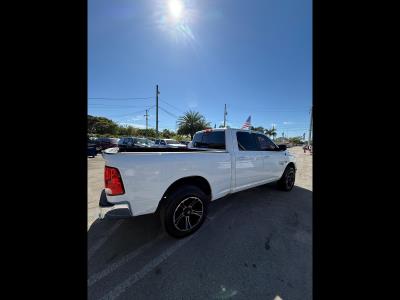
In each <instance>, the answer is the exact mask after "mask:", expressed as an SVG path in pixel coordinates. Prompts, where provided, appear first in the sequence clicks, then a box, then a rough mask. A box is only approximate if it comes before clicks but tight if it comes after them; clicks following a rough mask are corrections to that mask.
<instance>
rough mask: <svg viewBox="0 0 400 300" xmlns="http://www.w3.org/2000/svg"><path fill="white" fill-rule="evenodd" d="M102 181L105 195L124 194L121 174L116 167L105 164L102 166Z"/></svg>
mask: <svg viewBox="0 0 400 300" xmlns="http://www.w3.org/2000/svg"><path fill="white" fill-rule="evenodd" d="M104 183H105V188H106V193H107V195H109V196H116V195H122V194H125V189H124V184H123V183H122V178H121V174H120V173H119V170H118V169H117V168H112V167H107V166H106V167H105V168H104Z"/></svg>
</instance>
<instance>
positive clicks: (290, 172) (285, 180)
mask: <svg viewBox="0 0 400 300" xmlns="http://www.w3.org/2000/svg"><path fill="white" fill-rule="evenodd" d="M295 178H296V171H295V169H294V168H293V167H292V166H290V165H289V166H288V167H287V168H286V170H285V172H283V175H282V177H281V179H279V181H278V187H279V189H281V190H282V191H287V192H288V191H291V190H292V189H293V186H294V181H295Z"/></svg>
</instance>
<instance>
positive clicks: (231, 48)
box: [88, 0, 312, 137]
mask: <svg viewBox="0 0 400 300" xmlns="http://www.w3.org/2000/svg"><path fill="white" fill-rule="evenodd" d="M157 84H158V86H159V91H160V94H159V130H163V129H165V128H167V129H172V130H176V129H177V125H176V121H177V117H179V116H181V115H183V114H184V112H186V111H188V110H194V111H198V112H200V113H201V114H202V115H203V116H204V117H205V118H206V120H207V121H209V122H210V123H211V125H212V127H214V125H216V126H217V127H218V126H219V125H221V124H223V120H224V105H225V104H226V106H227V112H228V114H227V125H229V126H231V127H234V128H240V127H241V126H242V125H243V123H244V122H245V120H246V119H247V117H248V116H249V115H250V116H251V123H252V125H253V126H255V127H257V126H263V127H264V128H271V127H272V126H274V127H275V128H276V129H277V133H278V135H277V136H278V137H280V136H282V133H284V135H285V136H301V135H303V133H305V134H306V137H307V136H308V132H307V130H308V127H309V123H310V108H311V104H312V2H311V0H250V1H232V0H192V1H189V0H188V1H185V0H113V1H109V0H89V1H88V114H90V115H93V116H103V117H107V118H110V119H112V120H113V121H115V122H117V123H119V124H123V125H128V124H129V125H133V126H136V127H139V128H145V124H146V121H145V116H144V115H145V110H146V109H148V115H149V118H148V124H149V127H150V128H155V120H156V111H155V103H156V85H157Z"/></svg>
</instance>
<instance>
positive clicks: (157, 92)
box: [156, 84, 160, 138]
mask: <svg viewBox="0 0 400 300" xmlns="http://www.w3.org/2000/svg"><path fill="white" fill-rule="evenodd" d="M158 94H160V92H159V91H158V84H157V86H156V138H158Z"/></svg>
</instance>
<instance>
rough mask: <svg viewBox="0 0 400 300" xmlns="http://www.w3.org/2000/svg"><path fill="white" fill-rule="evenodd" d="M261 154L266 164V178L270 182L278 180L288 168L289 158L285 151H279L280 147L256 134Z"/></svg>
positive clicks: (263, 136)
mask: <svg viewBox="0 0 400 300" xmlns="http://www.w3.org/2000/svg"><path fill="white" fill-rule="evenodd" d="M256 139H257V142H258V145H259V149H260V153H262V157H263V164H264V167H263V168H264V176H265V179H267V180H268V181H273V180H278V179H279V178H280V177H281V175H282V173H283V170H284V168H285V167H286V163H287V157H286V156H285V152H284V151H278V149H279V148H278V147H277V146H276V145H275V144H274V142H272V141H271V140H270V139H269V138H268V137H266V136H265V135H263V134H259V133H257V134H256Z"/></svg>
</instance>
